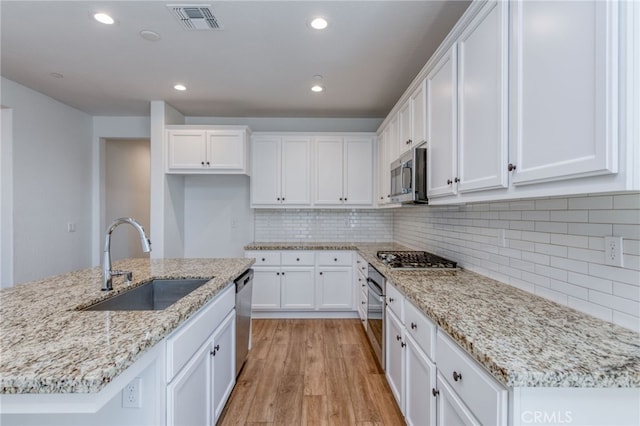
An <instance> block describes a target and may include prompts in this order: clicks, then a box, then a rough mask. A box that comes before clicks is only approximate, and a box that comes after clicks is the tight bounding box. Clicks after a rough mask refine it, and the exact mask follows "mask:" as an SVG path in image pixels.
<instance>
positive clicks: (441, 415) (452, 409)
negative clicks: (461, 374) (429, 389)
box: [436, 373, 480, 426]
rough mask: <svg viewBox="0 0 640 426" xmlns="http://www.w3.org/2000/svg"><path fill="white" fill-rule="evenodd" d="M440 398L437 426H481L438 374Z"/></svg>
mask: <svg viewBox="0 0 640 426" xmlns="http://www.w3.org/2000/svg"><path fill="white" fill-rule="evenodd" d="M437 375H438V378H437V381H436V383H437V385H438V397H437V398H436V401H437V406H438V408H437V412H438V415H437V422H438V423H437V424H438V426H458V425H460V426H480V422H479V421H478V420H476V418H475V417H473V414H471V411H469V409H468V408H467V407H466V406H465V405H464V403H463V402H462V400H460V398H459V397H458V396H457V395H456V393H455V392H454V391H453V389H451V387H449V385H448V384H447V382H446V381H445V380H444V379H443V378H442V376H441V375H440V373H437Z"/></svg>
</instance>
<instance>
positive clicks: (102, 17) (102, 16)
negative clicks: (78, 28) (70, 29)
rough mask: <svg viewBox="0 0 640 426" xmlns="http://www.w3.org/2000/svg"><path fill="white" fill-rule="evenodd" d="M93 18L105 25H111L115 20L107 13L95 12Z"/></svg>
mask: <svg viewBox="0 0 640 426" xmlns="http://www.w3.org/2000/svg"><path fill="white" fill-rule="evenodd" d="M93 19H95V20H96V21H98V22H100V23H101V24H106V25H111V24H113V23H114V22H116V21H114V20H113V18H112V17H111V16H109V15H107V14H106V13H96V14H95V15H93Z"/></svg>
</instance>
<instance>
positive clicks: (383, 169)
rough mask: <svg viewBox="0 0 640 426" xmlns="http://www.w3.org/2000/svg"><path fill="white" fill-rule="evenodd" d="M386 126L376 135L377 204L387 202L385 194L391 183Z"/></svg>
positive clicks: (387, 193) (387, 192)
mask: <svg viewBox="0 0 640 426" xmlns="http://www.w3.org/2000/svg"><path fill="white" fill-rule="evenodd" d="M388 133H389V132H388V127H387V128H385V129H384V130H383V131H382V132H381V133H380V135H379V136H378V140H377V142H378V146H377V151H378V167H377V173H378V175H377V176H378V179H377V183H378V185H377V191H376V194H377V198H376V200H377V202H378V204H379V205H383V204H387V203H388V202H389V198H387V195H389V186H390V184H391V180H390V177H389V176H390V174H389V172H390V170H389V161H388V159H389V153H388V148H389V144H388V143H387V135H388Z"/></svg>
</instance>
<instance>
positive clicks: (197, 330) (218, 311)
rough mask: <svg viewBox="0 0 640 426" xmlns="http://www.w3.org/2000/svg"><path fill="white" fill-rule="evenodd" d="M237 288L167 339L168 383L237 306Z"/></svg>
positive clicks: (213, 302) (232, 288) (227, 290)
mask: <svg viewBox="0 0 640 426" xmlns="http://www.w3.org/2000/svg"><path fill="white" fill-rule="evenodd" d="M235 295H236V292H235V286H233V285H230V286H228V287H227V289H226V290H224V291H223V292H222V293H221V294H219V295H218V296H216V298H215V299H213V300H212V301H210V302H209V303H208V304H207V305H205V306H204V307H203V308H202V309H201V310H200V312H198V313H197V314H196V316H195V317H194V318H192V319H189V320H187V323H186V324H184V325H183V326H182V327H180V328H178V329H177V330H176V331H174V332H173V333H172V335H171V336H170V337H168V338H167V382H170V381H171V379H173V376H175V375H176V374H177V373H178V372H179V371H180V369H181V368H182V367H183V366H184V365H185V364H186V363H187V361H189V359H191V357H192V356H193V354H194V353H195V352H196V350H198V348H199V347H200V346H202V344H203V343H204V342H205V340H206V339H207V338H208V337H209V336H210V335H211V333H212V332H213V330H215V329H216V327H218V325H219V324H220V323H221V322H222V320H223V319H224V318H225V317H226V316H227V315H228V314H229V312H231V311H232V310H233V308H234V306H235V304H236V298H235Z"/></svg>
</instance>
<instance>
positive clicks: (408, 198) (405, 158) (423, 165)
mask: <svg viewBox="0 0 640 426" xmlns="http://www.w3.org/2000/svg"><path fill="white" fill-rule="evenodd" d="M391 202H392V203H427V144H426V143H423V144H421V145H418V146H416V147H415V148H413V149H411V150H410V151H408V152H406V153H404V154H402V155H401V156H400V158H399V159H397V160H396V161H394V162H393V163H391Z"/></svg>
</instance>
